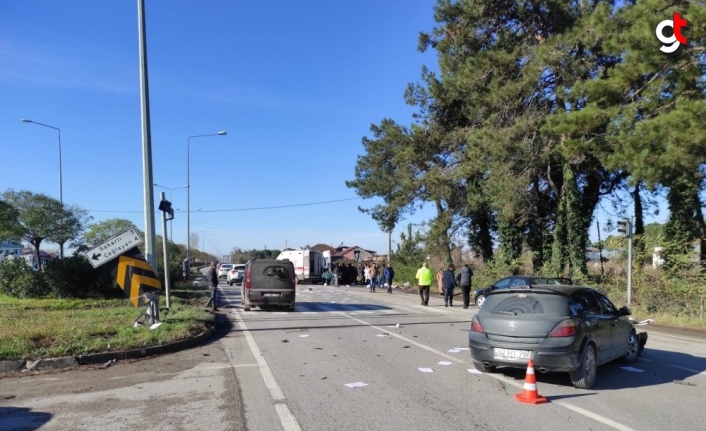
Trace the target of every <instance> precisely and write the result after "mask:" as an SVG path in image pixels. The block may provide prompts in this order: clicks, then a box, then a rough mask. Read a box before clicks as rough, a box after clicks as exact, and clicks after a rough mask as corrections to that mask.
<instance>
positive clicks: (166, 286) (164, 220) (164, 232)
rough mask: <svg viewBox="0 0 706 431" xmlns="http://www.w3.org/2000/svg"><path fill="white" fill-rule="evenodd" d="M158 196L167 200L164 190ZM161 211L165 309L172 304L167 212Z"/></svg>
mask: <svg viewBox="0 0 706 431" xmlns="http://www.w3.org/2000/svg"><path fill="white" fill-rule="evenodd" d="M160 198H161V200H162V201H165V200H167V199H166V196H165V195H164V192H161V194H160ZM160 212H161V213H162V248H163V251H164V292H165V294H166V296H167V309H170V308H171V306H172V301H171V298H170V297H169V257H168V256H169V253H168V251H167V213H166V212H165V211H160Z"/></svg>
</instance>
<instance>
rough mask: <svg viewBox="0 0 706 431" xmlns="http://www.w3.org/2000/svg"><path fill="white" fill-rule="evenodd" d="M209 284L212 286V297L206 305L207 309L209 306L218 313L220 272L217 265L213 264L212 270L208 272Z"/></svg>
mask: <svg viewBox="0 0 706 431" xmlns="http://www.w3.org/2000/svg"><path fill="white" fill-rule="evenodd" d="M207 278H208V282H209V284H210V285H211V296H210V297H209V298H208V302H207V303H206V308H208V306H209V305H211V306H212V307H213V311H218V308H216V295H217V294H218V271H216V264H215V263H212V264H211V269H209V270H208V277H207Z"/></svg>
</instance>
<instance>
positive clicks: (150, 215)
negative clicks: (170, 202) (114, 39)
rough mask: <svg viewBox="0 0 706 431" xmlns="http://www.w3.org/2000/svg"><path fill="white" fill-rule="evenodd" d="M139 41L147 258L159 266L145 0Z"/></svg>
mask: <svg viewBox="0 0 706 431" xmlns="http://www.w3.org/2000/svg"><path fill="white" fill-rule="evenodd" d="M137 23H138V30H139V32H138V41H139V44H138V45H139V51H140V96H141V97H140V99H141V102H142V103H141V107H142V182H143V188H144V205H145V259H146V260H147V262H149V264H150V265H152V268H155V269H156V268H157V257H156V256H155V234H154V189H153V186H152V184H153V181H152V138H151V131H150V94H149V93H150V90H149V83H148V79H147V30H146V29H145V2H144V0H137Z"/></svg>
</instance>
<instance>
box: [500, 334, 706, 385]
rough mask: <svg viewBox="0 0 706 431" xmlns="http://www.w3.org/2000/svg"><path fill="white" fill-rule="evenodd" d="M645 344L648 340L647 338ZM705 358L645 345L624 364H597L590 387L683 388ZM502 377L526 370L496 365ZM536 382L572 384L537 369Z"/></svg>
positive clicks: (520, 377) (566, 377)
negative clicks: (640, 351)
mask: <svg viewBox="0 0 706 431" xmlns="http://www.w3.org/2000/svg"><path fill="white" fill-rule="evenodd" d="M648 344H649V341H648ZM705 371H706V358H702V357H698V356H693V355H688V354H685V353H678V352H670V351H666V350H657V349H650V348H645V350H644V351H643V353H642V356H640V358H639V359H638V360H637V361H636V362H634V363H632V364H625V363H623V362H621V361H620V360H617V361H613V362H609V363H607V364H604V365H601V366H600V367H598V372H597V377H596V383H595V384H594V385H593V387H592V388H591V390H602V391H610V390H620V389H625V388H640V387H652V386H658V385H663V384H670V383H671V384H678V385H683V386H684V387H685V388H686V387H689V386H696V385H697V382H696V381H691V380H690V378H691V377H694V376H697V375H700V374H704V372H705ZM498 372H499V373H502V374H503V375H505V376H506V377H509V378H512V379H515V380H518V381H524V379H525V373H526V370H523V369H514V368H500V369H498ZM536 377H537V383H538V384H542V383H549V384H553V385H557V386H572V384H571V381H570V380H569V375H568V373H545V374H543V373H537V374H536Z"/></svg>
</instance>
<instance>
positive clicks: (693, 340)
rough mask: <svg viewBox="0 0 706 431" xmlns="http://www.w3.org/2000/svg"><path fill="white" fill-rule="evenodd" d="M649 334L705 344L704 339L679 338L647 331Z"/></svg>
mask: <svg viewBox="0 0 706 431" xmlns="http://www.w3.org/2000/svg"><path fill="white" fill-rule="evenodd" d="M647 333H648V334H650V335H654V336H657V337H666V338H674V339H675V340H682V341H691V342H692V343H703V342H704V339H703V338H691V337H679V336H676V335H670V334H665V333H664V332H659V331H647Z"/></svg>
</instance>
